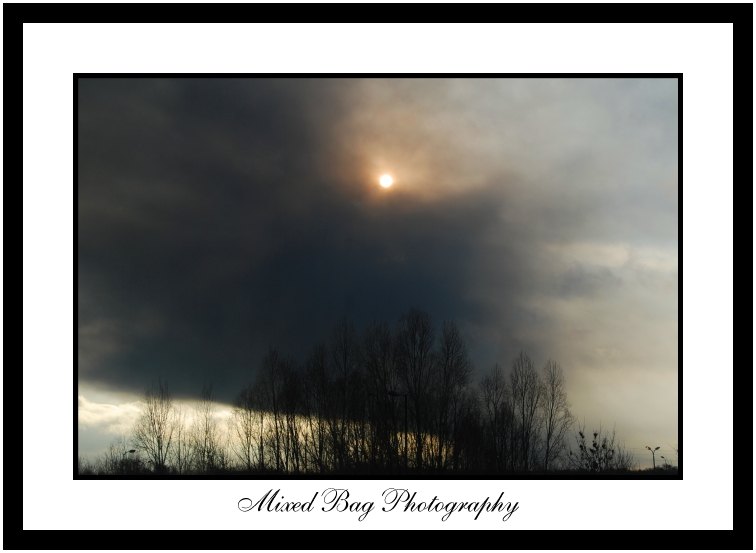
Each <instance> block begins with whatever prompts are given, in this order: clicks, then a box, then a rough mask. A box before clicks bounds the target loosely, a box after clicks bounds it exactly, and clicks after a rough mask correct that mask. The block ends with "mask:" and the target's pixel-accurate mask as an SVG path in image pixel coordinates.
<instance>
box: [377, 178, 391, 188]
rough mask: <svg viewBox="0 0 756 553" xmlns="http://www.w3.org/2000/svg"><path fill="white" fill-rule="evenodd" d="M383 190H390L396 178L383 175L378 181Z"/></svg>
mask: <svg viewBox="0 0 756 553" xmlns="http://www.w3.org/2000/svg"><path fill="white" fill-rule="evenodd" d="M378 182H379V183H380V185H381V186H382V187H383V188H390V187H391V185H392V184H394V177H392V176H391V175H381V178H380V179H379V181H378Z"/></svg>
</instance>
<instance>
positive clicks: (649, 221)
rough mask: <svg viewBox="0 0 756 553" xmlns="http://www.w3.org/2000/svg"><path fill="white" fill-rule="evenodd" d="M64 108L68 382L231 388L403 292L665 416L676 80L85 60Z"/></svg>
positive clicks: (490, 347) (478, 334) (500, 345)
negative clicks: (229, 71) (68, 114)
mask: <svg viewBox="0 0 756 553" xmlns="http://www.w3.org/2000/svg"><path fill="white" fill-rule="evenodd" d="M78 131H79V133H78V136H79V163H78V168H79V182H78V267H79V306H78V307H79V312H78V315H79V378H80V382H81V383H82V384H86V385H90V386H96V387H100V388H105V389H111V390H120V391H129V390H131V391H135V392H139V391H141V390H143V389H144V388H145V387H147V386H149V385H150V383H151V382H153V381H155V380H156V379H157V378H158V377H161V378H163V379H165V380H167V381H168V382H169V385H170V386H171V388H172V389H173V390H174V391H175V392H176V393H177V394H178V395H183V396H192V395H196V394H198V393H199V392H200V390H201V387H202V385H203V383H206V382H212V383H213V385H214V387H215V391H216V393H217V394H218V396H219V398H220V399H223V400H229V399H231V398H232V397H233V394H234V393H235V392H236V391H237V390H238V389H239V388H240V387H241V386H242V385H243V384H244V383H246V382H247V381H248V380H250V379H251V378H253V375H254V370H255V368H256V366H257V365H258V364H259V360H260V358H261V356H262V354H263V352H264V351H265V349H266V348H267V347H268V346H269V345H278V346H280V347H282V348H283V349H285V350H287V351H289V352H290V353H292V354H293V355H294V356H298V357H301V356H303V355H304V354H305V353H306V352H307V351H308V349H309V348H310V347H311V346H312V345H313V344H314V343H315V342H316V341H319V340H323V339H327V337H328V335H329V333H330V328H331V326H332V325H333V324H334V323H335V322H336V320H337V319H338V318H339V317H341V316H344V315H347V316H349V317H351V318H352V319H353V320H355V322H356V323H357V324H358V325H360V326H361V325H364V324H366V323H367V322H369V321H371V320H376V319H377V320H388V321H395V320H396V319H397V318H398V317H399V316H400V315H401V313H402V312H403V311H405V310H407V309H408V308H409V307H412V306H418V307H421V308H423V309H425V310H427V311H428V312H429V313H431V315H432V316H433V317H434V319H435V320H436V321H438V322H440V321H441V320H443V319H454V320H456V321H457V322H458V323H459V324H460V325H461V327H462V329H463V332H464V333H465V335H466V337H467V339H468V341H469V343H470V346H471V350H472V353H473V358H474V361H475V363H476V365H477V367H478V369H479V370H485V369H487V368H488V367H489V366H490V365H493V363H494V362H499V363H502V364H504V365H505V366H508V365H509V363H510V361H511V359H512V358H513V357H514V355H515V354H516V353H517V352H518V351H519V349H521V348H524V349H526V350H528V351H529V352H530V353H531V355H532V356H533V357H534V358H535V359H536V360H537V362H539V363H541V362H544V361H545V360H546V358H547V357H555V358H557V359H559V360H560V361H561V362H562V364H563V365H564V366H565V369H566V370H567V374H568V379H569V380H570V385H571V386H572V388H571V390H570V391H571V395H572V399H573V402H574V403H575V404H576V405H580V406H581V407H582V409H583V413H584V415H585V416H587V417H593V416H594V415H601V414H602V413H604V415H603V416H604V417H605V419H608V420H619V421H623V420H624V421H626V422H627V424H628V425H630V426H628V428H630V427H631V426H632V424H634V423H632V420H634V419H633V417H634V415H632V413H633V408H632V406H631V405H632V403H633V402H636V401H637V399H638V397H640V396H641V393H642V392H641V391H642V390H643V389H648V387H649V386H652V387H653V389H654V390H657V391H658V395H659V397H658V400H657V401H654V400H650V399H648V397H646V396H643V397H644V402H645V403H644V405H646V407H647V409H646V411H644V416H646V414H645V413H649V412H650V413H652V415H648V416H649V417H650V418H653V419H654V421H642V422H643V423H644V424H646V423H649V424H656V425H657V426H659V425H661V426H663V430H660V433H665V435H672V438H670V439H673V440H674V439H676V430H675V429H676V423H677V421H676V411H677V399H676V385H677V384H676V383H677V376H676V375H677V224H678V221H677V201H678V199H677V84H676V81H674V80H644V79H637V80H632V79H631V80H626V79H605V80H591V79H584V80H582V79H576V80H562V79H528V80H507V79H481V80H475V79H472V80H469V79H427V80H423V79H406V80H401V79H395V80H392V79H82V80H80V81H79V129H78ZM384 171H388V172H392V173H393V174H394V175H395V177H396V185H395V187H394V188H393V189H391V190H390V191H388V193H386V191H382V190H380V189H378V187H377V186H376V179H377V177H378V175H380V174H381V172H384ZM599 383H601V384H600V385H599ZM604 383H609V384H608V385H609V386H610V388H611V389H618V388H622V389H623V397H622V398H620V399H618V400H617V401H613V402H612V401H605V400H604V399H600V398H602V397H603V396H602V394H605V390H604V391H601V390H603V388H601V386H603V385H604ZM597 398H599V399H597ZM649 402H650V403H651V406H650V407H649V406H648V404H649ZM579 414H580V413H579ZM660 420H663V422H659V421H660ZM638 424H640V422H639V423H638Z"/></svg>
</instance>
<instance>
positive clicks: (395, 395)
mask: <svg viewBox="0 0 756 553" xmlns="http://www.w3.org/2000/svg"><path fill="white" fill-rule="evenodd" d="M388 395H390V396H391V397H399V396H402V397H403V398H404V470H405V471H406V470H407V466H408V465H407V394H406V392H405V393H403V394H400V393H399V392H395V391H394V390H389V391H388Z"/></svg>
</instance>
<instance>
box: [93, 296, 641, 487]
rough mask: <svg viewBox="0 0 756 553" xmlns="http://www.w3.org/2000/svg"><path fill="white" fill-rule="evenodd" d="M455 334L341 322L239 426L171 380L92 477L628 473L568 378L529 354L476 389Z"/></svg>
mask: <svg viewBox="0 0 756 553" xmlns="http://www.w3.org/2000/svg"><path fill="white" fill-rule="evenodd" d="M472 374H473V370H472V363H471V361H470V358H469V355H468V350H467V346H466V343H465V341H464V339H463V337H462V335H461V333H460V331H459V329H458V327H457V325H456V324H455V323H454V322H451V321H446V322H444V323H443V324H442V325H441V326H440V328H438V329H436V328H435V327H434V324H433V322H432V320H431V318H430V316H429V315H428V314H427V313H426V312H424V311H420V310H417V309H412V310H410V311H408V312H407V313H405V314H404V315H403V316H402V317H401V318H400V319H399V321H398V323H397V324H396V325H395V326H394V327H393V328H392V327H391V326H390V325H389V324H387V323H385V322H377V323H374V324H371V325H369V326H368V327H367V328H366V329H365V331H364V332H363V333H361V334H360V333H358V332H357V330H356V328H355V326H354V324H353V323H351V322H350V321H349V320H347V319H343V320H341V321H340V322H339V323H338V324H337V325H336V326H335V328H334V329H333V332H332V335H331V338H330V340H328V341H327V342H325V343H321V344H318V345H316V346H315V347H314V348H312V350H311V352H310V354H309V355H308V356H307V358H306V359H305V360H304V362H296V361H295V360H293V359H292V358H290V357H288V356H286V355H285V354H283V353H282V352H281V351H280V350H278V349H276V348H270V349H269V350H268V352H267V353H266V354H265V356H264V357H263V359H262V362H261V364H260V366H259V367H258V370H257V372H256V376H255V378H254V380H253V381H251V382H250V384H249V385H248V386H246V387H245V388H244V389H243V390H241V391H240V393H239V394H238V396H237V398H236V401H235V402H234V405H233V411H232V415H231V417H230V418H229V419H228V422H227V426H226V427H224V425H223V423H222V422H221V421H220V420H219V417H217V416H216V415H217V414H216V413H215V409H216V405H217V404H216V403H215V402H214V401H213V394H212V389H211V388H210V387H205V389H204V390H203V392H202V395H201V399H200V401H199V402H197V403H196V405H195V406H194V409H193V410H192V412H190V413H187V412H185V407H181V406H180V404H179V403H178V402H176V401H174V399H173V398H172V397H171V394H170V392H169V390H168V388H167V386H166V385H165V383H163V382H159V383H158V385H157V386H156V387H154V388H153V389H151V390H149V391H147V392H146V393H145V396H144V399H143V403H142V405H143V407H142V411H141V413H140V415H139V417H138V419H137V421H136V423H135V425H134V428H133V432H132V435H131V436H130V437H128V438H125V439H124V440H123V441H121V442H120V443H117V444H113V445H112V446H111V448H110V450H109V451H108V452H107V453H106V454H105V455H104V456H103V457H101V458H100V459H99V460H98V461H97V462H94V463H90V462H86V461H82V460H80V466H79V471H80V473H82V474H119V473H129V472H132V473H134V472H136V473H148V472H149V473H161V474H210V473H222V472H238V473H265V472H274V473H325V474H353V473H382V474H393V473H404V472H409V473H439V474H440V473H449V472H451V473H468V474H471V473H479V474H491V473H529V472H546V471H561V470H579V471H587V472H604V471H627V470H630V469H632V468H633V466H634V462H633V460H632V456H631V455H630V454H629V453H628V452H627V451H626V450H625V449H624V448H623V447H622V445H621V444H620V443H619V442H618V441H617V440H616V438H615V436H614V433H613V432H612V433H608V432H605V431H604V430H601V429H599V430H596V431H594V432H593V433H592V436H591V433H586V431H585V429H584V428H583V427H578V426H577V425H576V423H575V420H574V417H573V415H572V413H571V410H570V404H569V402H568V399H567V393H566V389H565V376H564V371H563V370H562V368H561V367H560V365H559V364H558V363H557V362H555V361H553V360H549V361H547V362H546V364H545V365H544V366H543V367H540V368H537V367H536V366H535V365H534V363H533V361H532V360H531V359H530V357H528V355H527V354H526V353H524V352H522V353H520V354H519V355H518V356H517V357H516V358H515V359H514V361H513V362H512V365H511V367H510V369H509V371H505V370H504V369H503V368H502V367H501V366H500V365H498V364H497V365H495V366H494V367H493V368H492V369H490V370H489V371H488V372H487V373H486V374H484V375H483V377H482V378H481V379H480V381H478V382H474V381H473V378H472Z"/></svg>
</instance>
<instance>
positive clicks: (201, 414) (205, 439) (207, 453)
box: [191, 385, 225, 472]
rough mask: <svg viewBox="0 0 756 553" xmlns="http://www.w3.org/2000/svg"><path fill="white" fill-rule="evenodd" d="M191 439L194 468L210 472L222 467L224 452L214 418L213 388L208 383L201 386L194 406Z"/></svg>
mask: <svg viewBox="0 0 756 553" xmlns="http://www.w3.org/2000/svg"><path fill="white" fill-rule="evenodd" d="M191 441H192V453H193V458H194V467H195V470H197V471H198V472H212V471H215V470H217V469H219V468H222V467H223V465H224V464H225V452H224V450H223V449H224V448H223V444H222V436H221V435H220V432H219V430H218V423H217V421H216V419H215V404H214V403H213V390H212V386H210V385H207V386H204V387H203V389H202V396H201V398H200V400H199V402H198V403H197V405H196V406H195V413H194V424H193V426H192V435H191Z"/></svg>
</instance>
